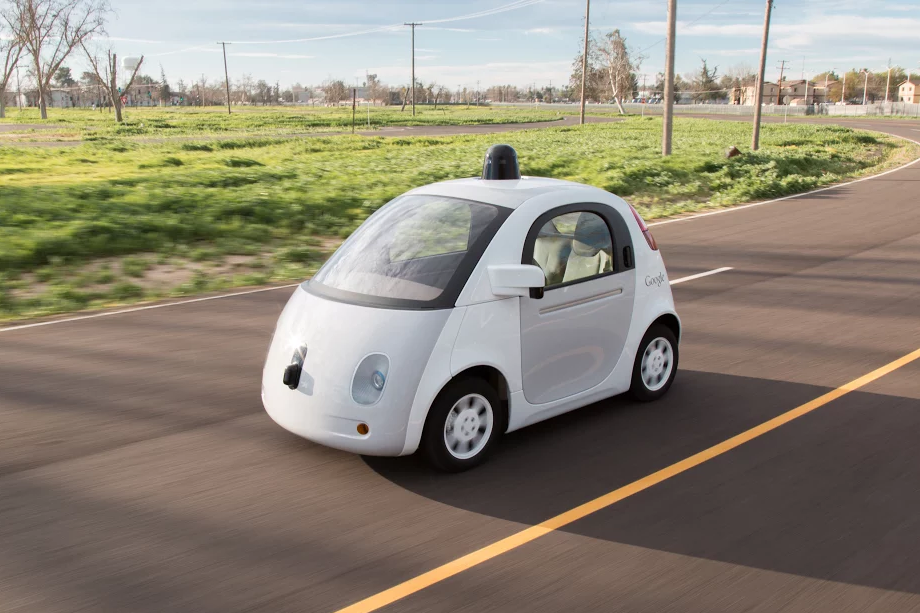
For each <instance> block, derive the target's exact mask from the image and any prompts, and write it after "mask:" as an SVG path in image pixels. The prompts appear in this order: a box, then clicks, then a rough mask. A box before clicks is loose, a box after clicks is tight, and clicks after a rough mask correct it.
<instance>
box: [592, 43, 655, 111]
mask: <svg viewBox="0 0 920 613" xmlns="http://www.w3.org/2000/svg"><path fill="white" fill-rule="evenodd" d="M598 51H599V52H600V55H601V57H602V58H603V59H604V68H605V69H606V72H607V85H608V87H610V95H611V97H612V98H613V99H614V100H615V101H616V103H617V107H618V108H619V110H620V113H621V114H624V115H625V114H626V111H625V110H623V104H622V103H621V100H622V99H623V97H624V96H627V95H629V94H631V92H632V88H633V79H634V76H633V75H634V74H635V72H636V71H637V70H639V66H640V65H641V64H642V60H643V59H644V58H642V57H641V56H632V55H631V54H630V51H629V47H627V46H626V38H624V37H623V36H622V35H621V34H620V31H619V30H618V29H617V30H613V31H612V32H608V33H607V34H606V35H605V36H604V40H603V42H602V44H600V45H599V48H598Z"/></svg>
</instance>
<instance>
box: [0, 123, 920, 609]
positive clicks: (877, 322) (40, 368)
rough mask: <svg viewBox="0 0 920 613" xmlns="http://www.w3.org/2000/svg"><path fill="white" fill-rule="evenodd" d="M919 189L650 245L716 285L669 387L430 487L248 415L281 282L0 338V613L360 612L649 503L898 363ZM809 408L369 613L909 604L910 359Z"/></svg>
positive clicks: (589, 415) (896, 176)
mask: <svg viewBox="0 0 920 613" xmlns="http://www.w3.org/2000/svg"><path fill="white" fill-rule="evenodd" d="M679 120H680V119H679V118H678V121H679ZM865 123H866V124H867V126H868V127H870V128H872V129H876V130H880V131H887V132H890V133H894V134H899V135H903V136H907V137H911V138H915V139H916V138H917V133H916V132H912V131H911V130H912V128H907V127H903V126H900V125H897V124H896V123H895V122H889V121H884V122H881V121H879V122H872V121H871V120H867V121H866V122H865ZM918 185H920V164H914V165H912V166H910V167H906V168H902V169H900V170H897V171H895V172H891V173H888V174H885V175H883V176H880V177H877V178H874V179H871V180H866V181H862V182H857V183H853V184H850V185H846V186H843V187H838V188H835V189H830V190H824V191H821V192H818V193H815V194H812V195H804V196H800V197H795V198H791V199H786V200H783V201H780V202H775V203H771V204H764V205H761V206H753V207H747V208H739V209H734V210H730V211H727V212H720V213H718V214H712V215H706V216H700V217H696V218H691V219H682V220H679V221H674V222H666V223H662V224H658V225H655V226H654V227H653V228H652V230H653V232H654V234H655V236H656V238H657V239H658V242H659V244H660V245H661V249H662V252H663V254H664V256H665V258H666V260H667V263H668V268H669V273H670V277H671V278H672V279H677V278H681V277H687V276H692V275H696V274H699V273H703V272H707V271H710V270H714V269H717V268H722V267H732V270H730V271H726V272H723V273H721V274H715V275H710V276H704V277H698V278H695V279H692V280H689V281H687V282H685V283H681V284H679V285H675V286H674V295H675V299H676V301H677V306H678V310H679V312H680V314H681V316H682V318H683V323H684V327H685V336H684V339H683V343H682V345H681V354H682V355H681V371H680V372H679V374H678V377H677V380H676V382H675V384H674V386H673V388H672V390H671V392H670V393H669V395H668V396H667V397H666V398H665V399H664V400H662V401H661V402H658V403H656V404H653V405H639V404H636V403H633V402H631V401H629V400H627V399H624V398H615V399H612V400H607V401H604V402H599V403H597V404H595V405H593V406H591V407H587V408H585V409H583V410H580V411H576V412H573V413H571V414H568V415H566V416H563V417H560V418H557V419H553V420H550V421H547V422H544V423H542V424H539V425H536V426H533V427H530V428H527V429H525V430H522V431H519V432H516V433H513V434H511V435H509V436H507V437H506V439H505V440H504V441H503V444H502V446H501V448H500V449H499V450H498V452H497V453H496V454H495V456H494V457H493V458H492V459H491V461H490V462H489V463H487V464H486V465H484V466H482V467H481V468H479V469H478V470H475V471H472V472H469V473H465V474H462V475H456V476H443V475H438V474H433V473H431V472H430V471H429V470H428V469H427V468H425V467H424V465H422V464H420V463H419V462H417V461H415V460H414V459H412V458H403V459H371V458H361V457H358V456H353V455H349V454H346V453H340V452H337V451H333V450H330V449H326V448H323V447H320V446H318V445H314V444H312V443H309V442H306V441H304V440H301V439H298V438H297V437H295V436H293V435H290V434H288V433H286V432H285V431H283V430H281V429H280V428H279V427H277V426H275V425H274V424H273V423H272V422H271V420H270V419H269V418H268V417H267V416H266V415H265V413H264V412H263V410H262V407H261V404H260V400H259V386H260V375H261V367H262V361H263V359H264V357H265V351H266V347H267V345H268V342H269V337H270V335H271V332H272V329H273V327H274V324H275V321H276V318H277V316H278V314H279V312H280V310H281V308H282V306H283V305H284V303H285V301H286V300H287V298H288V296H289V295H290V293H291V290H290V289H276V290H271V291H263V292H259V293H250V294H246V295H240V296H236V297H228V298H222V299H216V300H210V301H206V302H193V303H188V304H184V305H177V306H170V307H165V308H157V309H150V310H140V311H134V312H130V313H124V314H119V315H111V316H105V317H98V318H93V319H84V320H78V321H70V322H61V323H55V324H52V325H46V326H40V327H32V328H21V329H14V330H6V331H0V424H2V427H0V610H2V611H4V612H7V611H9V612H17V613H18V612H23V613H25V612H28V613H46V612H47V613H50V612H59V611H60V612H63V611H94V612H108V611H111V612H118V613H121V612H125V611H135V612H147V611H149V612H150V613H162V612H164V611H195V612H196V613H207V612H214V613H235V612H243V611H246V612H262V611H264V612H271V613H283V612H288V611H290V612H312V611H316V612H327V611H328V612H332V611H337V610H339V609H341V608H343V607H346V606H348V605H350V604H352V603H355V602H357V601H361V600H362V599H365V598H369V597H370V598H372V599H373V600H371V604H372V605H377V604H383V603H385V602H386V600H388V599H387V598H384V597H376V599H374V598H375V595H378V594H381V593H384V594H386V593H387V592H385V590H388V589H389V588H392V587H393V586H396V585H398V584H401V583H402V582H405V581H407V580H411V579H413V578H416V577H419V576H420V575H422V574H423V573H426V572H427V571H430V570H432V569H434V568H437V567H439V566H441V565H443V564H447V563H450V562H452V561H454V560H457V559H458V558H460V557H461V556H464V555H466V554H469V553H470V552H473V551H475V550H478V549H480V548H482V547H487V546H490V545H492V544H493V543H496V542H497V541H499V540H500V539H503V538H505V537H508V536H509V535H513V534H516V533H518V532H520V531H521V530H524V529H526V528H527V527H529V526H532V525H535V524H537V523H539V522H541V521H544V520H546V519H548V518H551V517H554V516H557V515H558V514H560V513H563V512H566V511H568V510H570V509H572V508H575V507H577V506H578V505H580V504H582V503H584V502H586V501H590V500H592V499H595V498H597V497H598V496H602V495H604V494H606V493H608V492H611V491H614V490H616V489H617V488H620V487H621V486H624V485H628V484H637V483H638V484H640V485H641V484H648V483H650V482H651V481H649V479H650V477H649V475H655V473H656V471H660V470H661V469H664V468H666V467H669V466H671V467H673V466H674V465H675V463H679V462H681V461H683V460H685V459H686V458H690V457H692V456H693V455H694V454H696V453H698V452H701V451H703V450H706V449H710V448H712V446H713V445H717V444H719V443H721V442H722V441H725V440H727V439H730V437H733V436H735V435H737V434H739V433H741V432H744V431H746V430H748V429H750V428H754V427H757V426H758V425H760V424H764V423H765V422H767V421H768V420H770V419H772V418H775V417H777V416H780V415H783V414H785V413H786V412H788V411H790V410H792V409H795V408H796V407H800V406H802V405H806V403H809V402H810V401H813V400H814V399H817V398H821V397H822V396H823V395H824V394H826V393H827V392H829V391H832V390H835V389H838V388H839V387H840V386H843V385H845V384H847V383H848V382H851V381H853V380H855V379H857V378H859V377H861V376H863V375H865V374H866V373H870V372H872V371H874V370H876V369H878V368H880V367H882V366H884V365H886V364H889V363H891V362H892V361H894V360H897V359H898V358H901V357H902V356H904V355H906V354H908V353H910V352H912V351H915V350H917V349H918V348H920V202H918V197H917V194H918V192H917V186H918ZM819 404H820V406H819V407H818V408H815V410H814V411H812V412H809V413H808V414H806V415H804V416H802V417H799V418H798V419H795V420H793V421H790V422H789V423H786V424H785V425H782V426H780V427H778V428H776V429H774V430H772V431H769V432H766V433H764V434H762V435H761V436H758V437H756V438H753V439H752V440H750V441H749V442H746V443H744V444H742V445H740V446H738V447H736V448H733V449H731V450H728V451H725V452H724V453H721V454H719V455H713V456H712V457H711V459H708V460H707V461H705V462H703V463H701V464H699V465H698V466H695V467H694V468H690V469H689V470H686V471H684V472H679V473H675V474H674V476H672V477H671V478H668V479H666V480H664V481H662V482H660V483H657V484H656V485H653V486H651V487H648V489H645V490H643V491H640V492H638V493H635V494H634V495H632V496H629V497H627V498H625V499H624V500H622V501H620V502H618V503H616V504H613V505H611V506H609V507H606V508H604V509H602V510H598V511H597V512H595V513H592V514H590V515H588V516H586V517H584V518H583V519H580V520H578V521H575V522H573V523H569V524H567V525H565V526H564V527H563V528H561V529H560V530H555V531H552V532H550V533H548V534H546V535H544V536H542V537H540V538H538V539H536V540H533V541H531V542H528V543H526V544H522V545H520V546H518V547H515V548H512V549H511V550H510V551H508V552H506V553H502V554H500V555H494V556H491V555H486V556H484V557H485V558H488V559H485V561H483V562H482V563H481V564H479V565H476V566H474V567H472V568H470V569H468V570H466V571H464V572H461V573H459V574H457V575H455V576H453V577H448V578H444V579H443V580H439V579H441V578H442V576H437V577H431V576H428V577H427V578H425V577H423V579H421V580H418V581H416V582H414V583H412V584H410V585H409V586H408V587H406V588H405V589H404V590H402V592H401V593H400V595H401V596H404V597H403V598H400V599H398V600H396V601H395V602H393V603H392V604H389V605H387V606H385V607H384V608H382V609H380V610H382V611H385V612H387V613H395V612H409V611H418V612H428V613H437V612H445V613H447V612H451V613H454V612H458V611H459V612H467V611H469V612H485V611H496V612H503V613H504V612H514V611H521V612H528V613H529V612H533V611H541V612H559V613H568V612H571V611H605V612H606V611H623V612H629V613H632V612H638V611H647V612H649V613H660V612H664V611H699V612H701V613H702V612H705V613H711V612H718V611H725V612H736V611H764V612H773V611H780V610H782V611H828V612H832V613H839V612H841V611H884V612H894V611H916V610H920V555H918V551H920V513H918V512H917V509H918V508H920V462H918V459H917V456H918V454H917V441H918V440H920V360H918V361H914V362H911V363H909V364H906V365H903V366H901V367H900V368H897V369H894V370H893V371H892V372H890V374H886V375H885V376H883V377H880V378H878V379H877V380H874V381H873V382H871V383H869V384H867V385H864V386H862V387H860V389H858V391H854V392H852V393H849V394H846V395H843V396H842V397H836V395H835V396H834V397H831V399H828V398H824V399H823V400H822V401H821V402H820V403H819ZM808 406H816V405H808ZM679 466H681V465H680V464H678V467H679ZM669 474H670V473H669ZM656 478H657V477H652V478H651V479H652V480H654V479H656ZM487 551H488V552H490V553H495V552H496V550H494V549H490V550H487ZM417 588H418V589H417ZM389 593H390V594H392V592H389ZM372 608H373V607H364V608H363V609H362V610H371V609H372Z"/></svg>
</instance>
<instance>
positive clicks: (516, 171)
mask: <svg viewBox="0 0 920 613" xmlns="http://www.w3.org/2000/svg"><path fill="white" fill-rule="evenodd" d="M520 178H521V169H520V168H519V167H518V159H517V152H516V151H515V150H514V148H513V147H512V146H511V145H492V146H491V147H489V150H488V151H486V159H485V160H484V161H483V163H482V180H483V181H516V180H518V179H520Z"/></svg>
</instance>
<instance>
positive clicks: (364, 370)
mask: <svg viewBox="0 0 920 613" xmlns="http://www.w3.org/2000/svg"><path fill="white" fill-rule="evenodd" d="M389 371H390V359H389V358H388V357H387V356H385V355H383V354H382V353H372V354H370V355H369V356H367V357H365V358H364V359H363V360H361V363H360V364H358V368H356V369H355V376H354V378H353V379H352V381H351V397H352V398H353V399H354V401H355V402H357V403H358V404H363V405H371V404H375V403H376V402H377V401H378V400H380V397H381V396H382V395H383V388H385V387H386V384H387V373H389Z"/></svg>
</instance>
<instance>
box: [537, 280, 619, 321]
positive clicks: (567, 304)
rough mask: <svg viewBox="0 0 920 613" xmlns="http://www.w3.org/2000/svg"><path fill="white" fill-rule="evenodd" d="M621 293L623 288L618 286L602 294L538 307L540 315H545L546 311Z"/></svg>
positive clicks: (557, 309)
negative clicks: (543, 307)
mask: <svg viewBox="0 0 920 613" xmlns="http://www.w3.org/2000/svg"><path fill="white" fill-rule="evenodd" d="M622 293H623V288H622V287H618V288H616V289H612V290H610V291H609V292H604V293H602V294H595V295H594V296H587V297H586V298H578V299H577V300H571V301H569V302H563V303H562V304H556V305H553V306H550V307H546V308H545V309H540V315H546V314H547V313H555V312H556V311H561V310H563V309H569V308H572V307H576V306H581V305H583V304H588V303H589V302H594V301H596V300H603V299H604V298H611V297H613V296H619V295H620V294H622Z"/></svg>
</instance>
